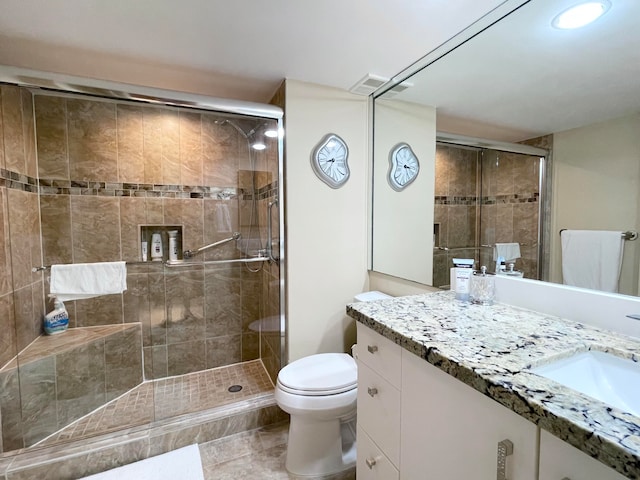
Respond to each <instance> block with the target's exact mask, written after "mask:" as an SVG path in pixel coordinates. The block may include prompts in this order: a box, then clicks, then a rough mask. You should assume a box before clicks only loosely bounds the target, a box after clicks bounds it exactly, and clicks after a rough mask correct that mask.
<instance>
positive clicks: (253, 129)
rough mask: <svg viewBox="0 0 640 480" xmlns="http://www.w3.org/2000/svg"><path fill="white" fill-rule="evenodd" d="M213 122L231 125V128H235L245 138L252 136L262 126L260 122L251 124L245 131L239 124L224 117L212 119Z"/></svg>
mask: <svg viewBox="0 0 640 480" xmlns="http://www.w3.org/2000/svg"><path fill="white" fill-rule="evenodd" d="M213 123H215V124H216V125H231V126H232V127H233V128H235V129H236V130H237V131H238V132H239V133H240V134H241V135H242V136H243V137H244V138H246V139H247V140H248V139H249V138H250V137H252V136H253V135H254V134H255V133H256V132H257V131H258V129H259V128H260V127H262V124H260V125H256V126H253V127H252V128H251V129H250V130H248V131H245V130H244V129H243V128H242V127H241V126H240V125H238V124H237V123H236V122H234V121H233V120H229V119H228V118H225V119H220V118H218V119H216V120H214V121H213Z"/></svg>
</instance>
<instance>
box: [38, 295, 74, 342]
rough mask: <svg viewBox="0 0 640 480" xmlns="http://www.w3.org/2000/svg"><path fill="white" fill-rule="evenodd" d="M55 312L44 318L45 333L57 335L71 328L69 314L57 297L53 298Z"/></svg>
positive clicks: (52, 311)
mask: <svg viewBox="0 0 640 480" xmlns="http://www.w3.org/2000/svg"><path fill="white" fill-rule="evenodd" d="M52 300H53V310H51V311H50V312H49V313H47V314H46V315H45V317H44V333H46V334H47V335H55V334H56V333H62V332H64V331H65V330H66V329H67V328H68V327H69V313H67V309H66V308H65V306H64V303H62V302H61V301H60V300H59V299H58V298H57V297H52Z"/></svg>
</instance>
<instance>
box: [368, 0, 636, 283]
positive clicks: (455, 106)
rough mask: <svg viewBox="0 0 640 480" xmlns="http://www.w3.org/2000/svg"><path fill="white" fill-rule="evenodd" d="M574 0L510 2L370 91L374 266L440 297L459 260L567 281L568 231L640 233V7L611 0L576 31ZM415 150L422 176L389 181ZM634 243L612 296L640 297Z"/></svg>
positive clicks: (627, 251) (629, 1) (629, 246)
mask: <svg viewBox="0 0 640 480" xmlns="http://www.w3.org/2000/svg"><path fill="white" fill-rule="evenodd" d="M576 3H577V0H530V1H524V0H509V1H507V2H505V3H504V4H502V5H501V6H500V7H498V9H496V10H494V11H493V12H491V13H490V14H489V15H487V16H486V17H484V18H483V19H481V20H480V21H479V22H477V23H476V24H474V25H472V26H471V27H470V28H469V29H467V30H466V31H464V32H461V34H459V35H458V36H457V37H455V38H453V39H452V40H451V41H450V42H448V43H447V44H445V45H443V46H442V47H440V48H439V49H437V50H435V51H433V52H431V53H430V54H428V55H427V56H426V57H424V58H423V59H421V60H419V61H418V62H417V63H416V64H415V65H414V66H412V67H411V69H409V70H407V71H405V72H402V73H400V74H399V75H397V76H396V78H395V79H394V81H393V82H390V83H389V84H388V85H387V86H385V87H383V89H382V90H381V91H379V92H377V93H376V94H375V95H374V97H375V98H374V123H373V126H374V143H373V150H374V153H373V162H374V167H373V200H372V205H373V214H372V242H371V245H372V248H371V254H372V255H371V265H372V269H373V270H374V271H377V272H380V273H384V274H388V275H392V276H395V277H399V278H403V279H406V280H411V281H415V282H419V283H422V284H426V285H432V286H437V287H443V288H446V286H447V284H448V278H449V277H448V269H449V267H450V266H451V265H452V263H451V259H452V258H454V257H464V258H469V257H472V258H475V260H476V262H477V264H478V265H479V264H486V265H487V266H488V267H489V269H490V270H493V268H494V266H495V249H494V247H495V245H496V244H500V245H501V244H514V243H517V244H518V246H519V252H518V255H517V259H516V260H515V262H514V263H515V268H514V269H515V270H519V271H522V272H524V276H525V277H526V278H533V279H538V280H544V281H551V282H557V283H562V281H563V275H562V256H561V239H560V233H559V232H560V230H562V229H569V230H610V231H621V232H626V231H631V232H633V231H638V229H639V228H640V80H639V79H640V29H639V28H638V27H637V19H638V18H640V2H639V1H637V0H609V1H608V2H606V3H608V4H609V5H610V8H609V10H608V11H607V12H606V13H605V14H604V15H603V16H602V17H600V18H599V19H598V20H597V21H595V22H593V23H592V24H589V25H587V26H585V27H583V28H579V29H573V30H569V29H559V28H556V27H554V26H553V25H552V21H553V19H554V18H555V17H556V16H557V15H558V14H559V13H561V12H562V11H564V10H566V9H567V8H569V7H571V6H573V5H575V4H576ZM399 143H407V144H408V145H410V146H411V148H412V150H413V151H414V152H415V154H416V157H417V158H418V159H419V162H420V172H419V175H418V177H417V178H416V180H415V181H414V182H412V183H411V184H410V185H408V186H407V188H405V189H403V190H401V191H397V190H394V189H393V188H391V185H390V183H389V178H388V177H389V174H390V166H391V162H390V158H389V155H390V152H391V151H392V149H393V148H394V146H396V145H398V144H399ZM639 244H640V240H639V241H633V240H627V241H624V242H623V245H624V254H623V257H622V258H623V260H622V267H621V273H620V281H619V286H618V290H617V291H618V292H619V293H622V294H628V295H638V293H639V290H638V288H639V287H638V272H639V270H640V246H639Z"/></svg>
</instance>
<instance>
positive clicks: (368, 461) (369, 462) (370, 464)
mask: <svg viewBox="0 0 640 480" xmlns="http://www.w3.org/2000/svg"><path fill="white" fill-rule="evenodd" d="M365 463H366V464H367V467H369V470H371V469H373V466H374V465H375V464H376V463H377V462H376V459H375V458H367V459H366V460H365Z"/></svg>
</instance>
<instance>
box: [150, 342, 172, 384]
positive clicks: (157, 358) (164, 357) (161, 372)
mask: <svg viewBox="0 0 640 480" xmlns="http://www.w3.org/2000/svg"><path fill="white" fill-rule="evenodd" d="M151 363H152V365H151V372H152V375H153V377H152V378H164V377H168V376H169V355H168V353H167V346H166V345H158V346H153V347H151Z"/></svg>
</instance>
